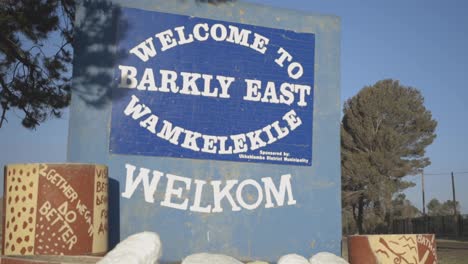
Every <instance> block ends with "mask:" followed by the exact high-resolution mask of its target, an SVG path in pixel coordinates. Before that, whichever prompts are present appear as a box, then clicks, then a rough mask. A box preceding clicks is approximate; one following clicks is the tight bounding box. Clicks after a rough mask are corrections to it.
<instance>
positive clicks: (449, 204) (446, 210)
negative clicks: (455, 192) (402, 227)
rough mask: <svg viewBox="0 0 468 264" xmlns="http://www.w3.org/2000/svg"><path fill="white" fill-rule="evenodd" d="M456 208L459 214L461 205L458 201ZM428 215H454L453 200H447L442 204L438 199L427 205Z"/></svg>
mask: <svg viewBox="0 0 468 264" xmlns="http://www.w3.org/2000/svg"><path fill="white" fill-rule="evenodd" d="M455 206H456V208H457V212H460V204H459V202H458V201H455ZM427 211H428V215H431V216H436V215H454V214H455V212H454V206H453V201H452V200H447V201H445V202H444V203H440V202H439V200H437V199H436V198H434V199H432V200H430V201H429V203H428V204H427Z"/></svg>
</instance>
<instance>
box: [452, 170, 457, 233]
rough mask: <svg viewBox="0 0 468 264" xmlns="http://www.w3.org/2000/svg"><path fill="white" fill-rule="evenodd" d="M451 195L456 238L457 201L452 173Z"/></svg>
mask: <svg viewBox="0 0 468 264" xmlns="http://www.w3.org/2000/svg"><path fill="white" fill-rule="evenodd" d="M452 194H453V217H454V220H455V235H456V236H458V215H457V199H456V198H455V179H454V177H453V171H452Z"/></svg>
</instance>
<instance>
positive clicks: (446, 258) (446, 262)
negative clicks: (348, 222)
mask: <svg viewBox="0 0 468 264" xmlns="http://www.w3.org/2000/svg"><path fill="white" fill-rule="evenodd" d="M436 243H437V257H438V259H439V261H438V262H437V263H438V264H468V241H461V240H449V239H436ZM347 245H348V244H347V241H346V238H345V239H343V244H342V256H343V258H344V259H346V260H347V259H348V247H347Z"/></svg>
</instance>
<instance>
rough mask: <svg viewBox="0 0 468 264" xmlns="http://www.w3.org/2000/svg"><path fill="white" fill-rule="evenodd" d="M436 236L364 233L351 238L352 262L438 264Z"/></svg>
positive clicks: (357, 263) (368, 263) (370, 263)
mask: <svg viewBox="0 0 468 264" xmlns="http://www.w3.org/2000/svg"><path fill="white" fill-rule="evenodd" d="M436 249H437V247H436V242H435V235H433V234H418V235H413V234H403V235H362V236H350V237H349V238H348V252H349V253H348V256H349V262H350V263H351V264H400V263H401V264H437V254H436Z"/></svg>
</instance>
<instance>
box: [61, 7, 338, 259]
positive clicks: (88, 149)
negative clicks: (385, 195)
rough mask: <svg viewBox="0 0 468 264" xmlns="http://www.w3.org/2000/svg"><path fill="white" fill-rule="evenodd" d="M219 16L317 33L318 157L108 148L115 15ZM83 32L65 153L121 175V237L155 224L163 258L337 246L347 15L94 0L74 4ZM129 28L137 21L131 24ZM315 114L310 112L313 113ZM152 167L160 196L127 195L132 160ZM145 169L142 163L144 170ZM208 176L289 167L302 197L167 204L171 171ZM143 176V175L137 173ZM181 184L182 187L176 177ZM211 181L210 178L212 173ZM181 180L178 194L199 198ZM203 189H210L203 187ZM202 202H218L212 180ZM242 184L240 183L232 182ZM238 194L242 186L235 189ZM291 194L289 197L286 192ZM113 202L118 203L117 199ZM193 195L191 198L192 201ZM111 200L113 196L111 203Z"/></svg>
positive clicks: (251, 175) (278, 171) (269, 255)
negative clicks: (237, 205) (275, 158)
mask: <svg viewBox="0 0 468 264" xmlns="http://www.w3.org/2000/svg"><path fill="white" fill-rule="evenodd" d="M122 6H124V7H131V8H138V9H142V10H149V11H158V12H164V13H173V14H180V15H186V16H194V17H199V18H208V19H215V20H222V21H227V22H233V23H242V24H249V25H255V26H262V27H268V28H278V29H284V30H290V31H294V32H298V33H313V34H314V35H315V64H314V68H315V76H314V110H313V111H314V112H313V117H314V119H313V125H312V127H313V129H312V130H313V131H310V134H312V135H313V139H312V142H313V144H312V153H313V154H314V155H313V158H312V166H294V165H275V164H261V163H246V162H232V161H215V160H199V159H186V158H184V159H180V158H173V157H149V156H136V155H135V156H133V155H121V154H111V153H110V152H109V147H110V134H111V133H110V131H111V128H110V126H111V125H110V123H111V112H112V103H111V96H110V95H111V89H112V87H113V80H114V69H115V65H116V58H118V57H121V55H122V54H128V50H123V49H118V48H117V47H116V43H118V40H117V39H116V34H115V31H116V24H117V21H118V20H119V17H120V16H121V14H122V13H121V7H122ZM76 22H77V23H76V25H77V32H76V34H77V42H76V47H77V48H76V50H75V62H74V80H73V94H72V105H71V110H70V128H69V129H70V131H69V144H68V160H69V161H72V162H93V163H105V164H108V165H109V175H110V177H111V178H113V179H115V180H116V181H117V182H118V183H119V185H120V196H121V197H120V205H119V206H120V219H119V221H117V222H118V223H120V238H125V237H127V236H128V235H130V234H133V233H135V232H140V231H144V230H153V231H156V232H158V233H159V234H160V236H161V239H162V242H163V257H162V259H163V260H165V261H176V260H180V259H181V258H183V257H184V256H186V255H188V254H191V253H194V252H199V251H209V252H217V253H225V254H229V255H233V256H234V257H238V258H240V259H264V260H269V261H274V260H277V258H278V257H279V256H280V255H283V254H286V253H291V252H295V253H299V254H302V255H305V256H308V255H311V254H313V253H315V252H318V251H330V252H332V253H335V254H340V241H341V214H340V211H341V210H340V208H341V199H340V154H339V153H340V152H339V120H340V101H339V100H340V99H339V98H340V96H339V85H340V84H339V77H340V68H339V55H340V49H339V44H340V23H339V19H338V18H336V17H332V16H316V15H310V14H305V13H301V12H295V11H289V10H278V9H274V8H270V7H264V6H258V5H252V4H246V3H243V2H234V3H228V4H225V5H218V6H214V5H208V4H203V3H195V1H164V0H147V1H146V0H137V1H123V0H122V1H113V2H112V3H107V2H101V1H99V2H92V1H88V2H86V4H85V5H83V6H80V7H79V8H78V11H77V21H76ZM126 27H127V29H126V30H128V31H131V30H132V25H130V24H128V25H126ZM311 114H312V113H311ZM125 164H131V165H133V166H135V167H137V169H138V168H141V167H144V168H148V169H150V170H157V171H160V172H162V173H164V177H161V180H160V182H159V185H158V186H157V189H156V192H155V195H154V203H149V202H146V201H145V199H144V195H143V188H142V187H141V185H139V187H138V188H137V189H136V191H135V192H134V193H133V195H132V196H131V198H130V199H127V198H124V197H122V195H121V193H123V192H125V189H126V167H125ZM137 172H138V171H137ZM168 173H169V174H174V175H179V176H183V177H185V178H189V179H192V180H195V179H199V180H204V181H207V182H210V181H216V180H221V181H223V182H225V181H226V180H238V181H239V183H240V182H242V181H244V180H247V179H252V180H254V181H257V182H259V183H261V180H260V179H261V178H264V177H271V179H272V180H273V181H274V182H275V184H278V182H279V179H280V177H281V176H282V175H288V174H289V175H291V188H292V191H293V194H294V199H295V200H296V204H294V205H287V204H284V206H277V207H275V208H265V206H264V203H262V204H261V205H260V206H259V207H258V208H256V209H254V210H246V209H242V210H241V211H237V212H233V211H231V208H230V206H229V204H228V203H226V201H224V202H223V209H224V211H223V212H222V213H199V212H193V211H190V210H177V209H174V208H169V207H164V206H161V204H160V203H161V201H163V200H164V198H165V190H166V187H167V186H166V183H167V177H166V176H167V174H168ZM135 177H136V175H135ZM176 185H177V186H176V187H184V186H185V185H184V184H181V182H177V184H176ZM207 185H208V183H207ZM195 189H196V188H195V187H194V185H193V182H192V184H191V189H190V191H187V190H185V189H183V190H182V191H183V192H182V197H181V199H179V198H177V197H176V196H173V198H174V199H173V201H177V202H181V201H182V200H183V199H184V198H189V199H190V204H191V203H192V202H193V199H194V192H195ZM205 191H206V193H205ZM205 191H204V194H203V196H202V197H201V202H202V204H203V205H207V204H210V203H213V197H212V195H210V192H208V191H209V189H208V187H206V189H205ZM244 191H245V192H244V193H243V197H245V200H246V201H250V200H249V199H252V197H251V196H253V199H255V197H256V195H257V193H256V192H255V191H254V188H252V186H249V187H247V188H245V189H244ZM232 192H233V193H235V188H234V189H233V191H232ZM233 195H235V194H233ZM286 200H287V199H285V201H286ZM114 204H115V203H114ZM190 204H189V205H190ZM111 208H112V205H111Z"/></svg>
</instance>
